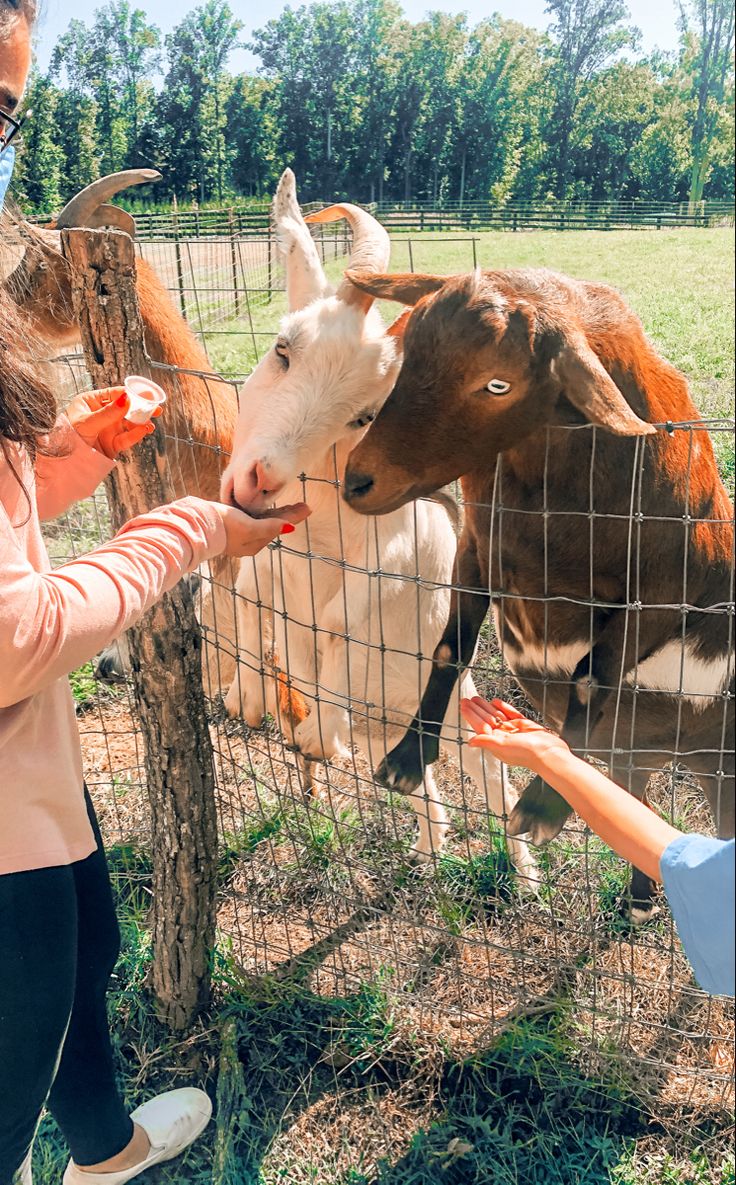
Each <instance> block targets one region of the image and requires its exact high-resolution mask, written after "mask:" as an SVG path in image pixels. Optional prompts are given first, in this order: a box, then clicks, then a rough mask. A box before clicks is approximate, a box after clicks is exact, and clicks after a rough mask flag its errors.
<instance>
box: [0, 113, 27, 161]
mask: <svg viewBox="0 0 736 1185" xmlns="http://www.w3.org/2000/svg"><path fill="white" fill-rule="evenodd" d="M32 114H33V112H32V111H26V113H25V114H24V115H21V117H20V119H16V118H15V116H13V115H8V113H7V111H0V127H2V128H3V130H2V131H1V132H0V156H2V154H3V152H5V149H6V148H7V147H8V145H9V144H10V143H12V141H13V140H14V139H15V137H16V136H17V135H18V133H19V132H20V129H21V128H22V127H23V124H24V123H25V122H26V120H27V119H30V117H31V115H32ZM3 125H4V126H3Z"/></svg>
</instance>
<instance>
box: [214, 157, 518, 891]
mask: <svg viewBox="0 0 736 1185" xmlns="http://www.w3.org/2000/svg"><path fill="white" fill-rule="evenodd" d="M340 217H345V218H347V219H348V221H349V222H350V223H351V225H352V228H353V253H352V257H351V261H350V266H351V267H361V268H362V269H366V268H368V269H371V270H375V271H383V270H384V269H385V268H386V266H387V264H388V258H389V251H390V247H389V240H388V235H387V234H386V232H385V230H384V229H383V227H382V226H380V224H379V223H377V222H376V221H375V220H374V219H373V218H371V217H370V215H368V214H367V213H366V212H365V211H363V210H360V209H359V208H357V207H355V206H349V205H341V206H332V207H330V208H329V209H328V210H326V211H321V212H320V213H319V214H318V215H311V216H310V219H309V220H310V221H335V220H336V219H338V218H340ZM274 221H275V227H276V235H277V240H278V244H279V248H280V251H281V252H282V254H283V256H284V259H285V262H286V282H287V296H288V305H289V313H288V315H287V316H286V317H285V318H284V321H283V323H282V327H281V333H280V334H279V336H278V339H277V341H276V343H275V345H274V347H273V349H272V350H270V351H269V352H268V354H267V355H266V356H265V357H264V358H263V359H262V360H261V362H260V363H259V365H258V366H257V368H256V369H255V370H254V372H253V374H252V375H251V376H250V378H249V379H248V380H247V382H246V383H245V385H244V387H243V389H242V392H241V398H240V413H239V420H238V423H237V426H236V430H235V440H234V447H233V454H232V458H231V461H230V464H229V465H228V467H227V469H226V470H225V473H224V475H223V483H222V491H221V495H222V499H223V501H231V500H232V501H234V502H235V503H237V504H238V505H239V506H241V507H243V508H244V509H245V510H251V511H254V512H258V511H259V510H262V509H263V508H264V507H266V506H268V505H270V504H271V503H272V502H273V501H274V499H276V498H277V497H278V499H279V502H280V503H284V502H294V501H299V500H301V499H302V498H304V497H306V500H307V501H308V502H309V504H310V506H311V508H312V515H311V518H309V519H308V520H307V522H306V523H303V524H302V525H301V526H299V527H297V529H296V531H295V533H294V534H292V535H289V536H288V542H286V541H284V542H283V544H282V546H281V548H280V549H279V550H278V552H277V553H276V554H274V553H273V552H271V553H268V552H267V553H265V554H264V553H261V555H260V556H258V557H256V559H255V560H244V561H243V563H242V565H241V568H240V575H239V579H238V591H239V593H240V597H241V598H242V600H240V599H239V617H240V621H239V631H240V641H239V644H240V648H241V657H240V661H239V664H238V674H237V676H236V679H235V681H234V683H233V684H232V686H231V688H230V692H229V694H228V696H227V699H226V706H227V709H228V711H229V712H230V714H231V715H240V714H242V715H243V716H244V717H245V719H246V721H247V723H248V724H249V725H251V726H253V727H257V726H258V725H259V724H260V723H261V722H262V719H263V716H264V714H265V713H266V712H267V711H271V712H273V713H274V715H276V714H277V711H278V708H277V706H276V704H277V697H276V688H275V680H274V679H273V678H271V677H269V676H268V675H266V676H265V677H264V675H263V671H264V670H266V671H268V669H269V660H270V657H271V655H272V654H276V655H278V659H279V662H280V664H281V666H282V667H283V668H285V669H286V671H287V673H288V677H289V681H290V683H291V686H292V687H293V688H295V689H296V690H297V691H298V692H300V693H301V694H302V695H303V696H304V698H305V699H306V700H307V702H309V703H310V704H311V705H312V709H311V712H310V714H309V715H308V716H307V718H306V719H304V720H302V721H301V723H299V724H298V725H297V727H296V728H295V729H294V733H293V736H294V741H295V744H296V746H297V748H298V749H299V751H300V752H301V754H302V755H303V756H304V757H306V758H308V759H311V760H320V761H322V760H326V759H328V758H331V757H334V756H337V755H340V754H344V753H345V752H346V746H348V745H349V744H351V743H354V744H357V745H358V746H359V747H360V748H361V749H362V750H363V751H364V752H365V753H366V754H367V755H368V758H369V760H370V762H371V765H372V767H373V768H375V766H376V765H377V764H378V763H379V762H380V761H381V760H382V759H383V757H384V756H385V753H386V751H387V749H390V748H391V745H392V743H393V742H394V741H395V740H397V739H398V738H399V737H400V736H401V734H402V731H403V729H402V724H403V726H404V727H405V726H406V724H407V722H408V721H409V720H410V719H411V717H412V715H413V712H414V709H415V706H416V700H417V694H418V692H421V688H422V687H423V686H424V682H425V680H426V678H427V677H428V674H429V668H430V657H427V658H424V659H421V658H418V657H417V656H419V655H426V656H431V654H432V652H433V650H434V648H435V646H436V644H437V642H438V640H439V638H440V636H441V634H442V630H443V628H444V624H445V621H446V620H447V615H448V610H449V591H448V587H447V586H448V585H449V584H450V583H451V582H452V571H453V562H454V557H455V551H456V539H455V534H454V531H453V527H452V525H451V522H450V519H449V517H448V515H447V512H446V511H445V510H444V509H443V508H442V507H441V506H440V505H438V504H437V503H435V502H429V501H422V502H416V503H412V504H409V505H407V506H405V507H403V508H402V509H401V510H397V511H396V512H395V513H393V514H387V515H385V516H383V517H381V518H375V519H366V518H365V517H363V516H361V515H359V514H356V513H355V512H354V511H352V510H351V509H350V508H349V507H348V506H347V505H346V504H345V502H343V501H342V500H341V498H340V490H339V483H340V482H341V481H342V477H343V474H344V469H345V464H346V461H347V457H348V454H349V452H350V450H351V449H352V448H354V446H355V444H356V443H357V442H358V440H359V439H360V437H361V434H362V432H363V431H364V430H365V429H366V427H367V425H368V424H369V423H370V422H371V420H373V418H374V417H375V415H376V413H377V411H378V409H379V408H380V407H381V405H382V403H383V402H384V400H385V399H386V397H387V396H388V394H389V392H390V391H391V388H392V387H393V385H394V382H395V380H396V376H397V373H398V370H399V365H400V340H401V339H400V334H401V331H402V329H403V323H404V318H403V317H400V318H399V319H398V321H397V322H394V325H392V326H391V327H390V328H389V329H388V330H386V329H385V327H384V325H383V323H382V321H381V319H380V316H379V313H378V311H377V310H376V309H375V308H373V307H371V306H372V300H371V298H365V297H363V296H362V295H361V294H360V293H359V292H358V291H357V289H356V288H355V287H354V286H353V285H352V284H349V283H348V282H347V281H345V282H343V284H342V285H341V286H340V288H339V290H338V292H337V294H336V295H332V289H331V288H330V286H329V284H328V282H327V279H326V277H325V274H324V271H323V269H322V266H321V263H320V260H319V257H318V254H317V250H316V247H315V244H314V242H313V240H312V237H311V235H310V233H309V229H308V227H307V225H306V224H305V221H304V219H303V218H302V215H301V212H300V210H299V206H298V203H297V199H296V185H295V180H294V175H293V173H292V172H291V170H289V169H287V170H286V172H285V173H284V174H283V176H282V178H281V181H280V183H279V186H278V189H277V192H276V196H275V199H274ZM302 472H305V473H307V474H308V475H309V476H308V478H307V479H300V476H299V475H300V474H302ZM305 482H306V491H305ZM257 606H260V612H259V608H258V607H257ZM264 623H265V625H266V628H265V629H264ZM269 623H272V629H273V633H271V629H270V628H268V627H269ZM460 694H462V695H465V696H470V695H474V694H475V687H474V685H473V681H472V678H471V676H470V675H469V674H465V675H464V676H463V678H462V679H461V680H460ZM447 719H448V721H451V723H449V724H447V725H446V728H445V730H444V731H443V736H442V739H443V742H444V743H445V744H447V745H448V746H450V747H454V750H455V754H456V755H457V750H458V738H459V735H460V733H461V731H464V730H463V729H462V725H461V724H460V723H459V719H460V718H459V712H458V701H457V697H456V698H455V701H454V704H453V705H452V706H451V707H450V709H449V711H448V717H447ZM462 758H463V762H462V763H463V767H464V769H465V770H466V771H467V772H470V773H472V775H473V777H474V778H475V779H476V781H477V782H478V783H479V784H480V785H482V786H484V787H485V791H486V796H487V800H488V803H489V806H490V808H491V810H492V811H493V812H494V813H495V814H497V815H498V814H501V813H502V812H503V811H504V809H507V810H509V811H510V810H511V808H512V806H513V805H514V803H515V801H516V796H515V795H513V794H512V793H511V791H510V789H508V788H507V789H506V790H505V791H504V788H503V780H502V774H501V767H500V765H499V764H498V762H496V761H495V760H493V759H492V758H488V757H484V756H483V755H482V753H481V752H480V751H479V750H477V749H470V748H468V747H467V746H463V751H462ZM410 801H411V803H412V806H413V807H414V809H415V811H416V812H417V815H418V819H419V837H418V840H417V843H416V845H415V849H414V850H415V853H416V854H417V856H418V857H425V858H426V857H428V856H429V855H430V854H431V853H433V852H438V851H439V850H440V848H441V846H442V844H443V841H444V838H445V835H446V833H447V831H448V828H449V820H448V816H447V813H446V811H445V808H444V806H443V805H442V802H441V801H440V797H439V794H438V790H437V786H436V783H435V779H434V776H433V774H432V770H431V768H428V769H427V770H426V777H425V780H424V782H423V784H422V785H421V786H420V787H419V789H418V791H417V793H416V794H415V795H413V796H411V797H410ZM509 847H510V849H511V851H512V857H513V859H514V862H515V864H516V866H517V868H518V869H519V871H520V872H521V873H522V874H523V875H524V876H526V877H528V878H529V880H530V881H531V880H533V879H534V877H535V865H534V861H533V858H532V856H531V854H530V852H529V850H528V848H527V846H526V844H525V843H524V842H523V841H520V840H509Z"/></svg>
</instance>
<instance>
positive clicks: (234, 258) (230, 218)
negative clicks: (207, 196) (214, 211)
mask: <svg viewBox="0 0 736 1185" xmlns="http://www.w3.org/2000/svg"><path fill="white" fill-rule="evenodd" d="M227 225H228V231H229V233H230V265H231V268H232V276H233V292H234V293H235V316H236V317H239V316H240V294H239V292H238V255H237V246H236V243H235V214H234V211H233V210H232V208H230V209H229V210H228V212H227Z"/></svg>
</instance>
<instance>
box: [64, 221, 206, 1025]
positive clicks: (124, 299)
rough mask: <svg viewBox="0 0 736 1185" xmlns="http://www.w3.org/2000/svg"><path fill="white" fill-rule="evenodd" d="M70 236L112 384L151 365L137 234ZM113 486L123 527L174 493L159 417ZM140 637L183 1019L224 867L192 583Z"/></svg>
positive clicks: (85, 324) (161, 917)
mask: <svg viewBox="0 0 736 1185" xmlns="http://www.w3.org/2000/svg"><path fill="white" fill-rule="evenodd" d="M62 247H63V251H64V255H65V256H66V258H67V260H68V261H69V263H70V264H71V269H72V274H73V281H72V285H73V295H74V307H75V312H76V314H77V317H78V318H79V323H80V327H81V333H82V343H83V346H84V354H85V360H86V363H87V367H88V369H89V372H90V376H91V379H92V382H93V383H94V384H95V386H96V387H105V386H110V385H113V384H117V383H120V382H122V380H123V378H124V377H125V375H126V374H143V375H146V374H148V373H149V368H148V359H147V357H146V352H145V346H144V338H143V325H142V323H141V319H140V313H139V310H138V301H137V296H136V289H135V275H136V267H135V253H134V248H133V243H132V241H131V239H130V238H129V236H128V235H126V234H124V233H123V232H121V231H100V230H65V231H62ZM107 495H108V500H109V503H110V511H111V515H112V521H113V526H114V527H115V529H116V530H117V529H118V528H119V527H120V526H121V525H122V523H124V522H125V521H126V520H127V519H129V518H132V517H133V516H134V515H136V514H141V513H143V512H144V511H146V510H150V509H151V508H152V507H154V506H158V505H161V503H163V502H166V501H167V500H169V499H170V496H171V495H170V492H169V488H168V480H167V476H166V454H165V446H164V435H163V432H162V431H161V430H160V429H159V428H157V430H156V432H155V433H153V434H152V435H151V436H149V437H147V438H146V439H145V440H144V441H142V442H141V444H139V445H138V446H137V447H136V448H135V449H134V450H133V451H132V452H130V453H128V454H125V456H124V457H123V458H121V460H120V462H119V463H118V465H117V467H116V470H115V472H114V473H113V474H112V475H111V477H110V478H109V479H108V481H107ZM129 639H130V655H131V664H132V669H133V676H134V678H133V683H134V688H135V698H136V705H137V709H138V713H139V717H140V722H141V731H142V734H143V739H144V745H145V769H146V781H147V789H148V796H149V799H150V803H151V849H152V855H153V973H152V987H153V991H154V994H155V997H156V1001H157V1005H158V1009H159V1012H160V1015H161V1017H162V1019H163V1020H164V1021H165V1022H166V1023H167V1024H169V1025H170V1026H171V1027H172V1028H175V1029H183V1028H186V1027H187V1026H188V1025H189V1024H190V1023H191V1021H192V1019H193V1018H194V1016H195V1015H196V1014H197V1012H198V1011H199V1010H200V1009H201V1008H202V1007H203V1006H204V1005H205V1004H206V1003H207V1002H208V999H209V991H210V964H211V958H212V948H213V945H214V937H215V897H216V872H217V818H216V813H215V799H214V786H215V776H214V763H213V756H212V744H211V741H210V735H209V729H208V725H207V717H206V713H205V701H204V694H203V691H202V674H201V647H202V642H201V636H200V632H199V626H198V624H197V619H196V617H195V614H194V604H193V601H192V596H191V593H190V591H189V588H188V586H187V585H186V584H185V583H180V584H178V585H177V586H176V588H174V589H173V590H172V592H170V593H169V594H168V595H167V596H165V597H164V598H163V599H162V600H161V601H160V602H159V603H158V604H157V605H156V606H155V607H154V608H153V609H152V610H151V611H150V612H149V613H148V614H147V615H146V619H145V623H144V624H142V625H141V626H139V627H136V628H135V629H133V630H131V631H130V634H129Z"/></svg>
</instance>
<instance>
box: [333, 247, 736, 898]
mask: <svg viewBox="0 0 736 1185" xmlns="http://www.w3.org/2000/svg"><path fill="white" fill-rule="evenodd" d="M349 274H350V278H351V279H352V280H353V282H354V283H356V284H357V286H358V287H359V288H361V289H362V290H363V291H365V292H368V293H370V294H371V295H373V296H376V297H378V298H381V299H391V300H397V301H401V302H402V303H404V304H410V305H415V306H416V307H415V308H414V311H413V313H412V315H411V317H410V318H409V321H408V323H407V328H406V335H405V340H404V363H403V367H402V370H401V372H400V375H399V378H398V381H397V383H396V386H395V388H394V390H393V392H392V394H391V395H390V396H389V398H388V400H387V402H386V403H385V404H384V406H383V408H382V409H381V411H380V412H379V414H378V417H377V419H376V421H375V423H374V424H373V425H372V426H371V428H370V429H369V431H368V433H367V434H366V436H365V437H364V439H363V440H362V441H361V442H360V443H359V444H358V446H357V448H356V449H355V450H354V451H353V453H352V454H351V457H350V460H349V463H348V467H347V471H346V476H345V497H346V499H347V500H348V502H349V504H350V505H351V506H352V507H353V508H354V509H355V510H359V511H361V512H363V513H365V514H382V513H386V512H387V511H389V510H392V509H394V508H395V507H397V506H400V505H402V504H403V503H405V502H406V501H409V500H410V499H414V498H417V497H421V496H423V495H427V494H430V493H432V492H433V491H434V490H436V489H438V488H439V487H441V486H443V485H445V484H446V483H447V482H449V481H452V480H454V479H456V478H458V477H459V478H461V479H462V487H463V493H464V499H465V505H466V519H465V526H464V531H463V535H462V538H461V541H460V546H459V550H458V557H457V566H456V578H455V582H456V584H457V585H458V591H457V592H455V593H454V594H453V598H452V603H451V609H450V619H449V621H448V624H447V628H446V630H445V633H444V635H443V638H442V640H441V642H440V644H439V646H438V647H437V650H436V651H435V654H434V662H433V668H432V674H431V677H430V680H429V683H428V685H427V688H426V690H425V693H424V696H423V698H422V702H421V705H420V708H419V711H418V713H417V716H416V717H415V719H414V721H413V724H412V726H411V728H410V730H409V731H408V732H407V734H406V736H405V737H404V739H403V740H402V741H401V743H400V744H399V745H398V746H397V747H396V749H394V750H393V752H391V753H390V754H389V755H388V757H387V759H386V761H385V762H384V764H383V765H382V767H380V768H379V770H378V772H377V777H378V779H379V780H380V781H383V782H384V783H385V784H387V785H389V786H390V787H392V788H393V789H396V790H399V791H401V792H403V793H409V792H411V790H412V789H413V788H414V787H415V786H416V785H417V782H418V781H419V779H420V778H421V776H422V769H423V766H424V764H425V763H427V762H431V761H433V760H434V759H435V756H436V748H437V740H436V738H437V731H438V728H437V724H436V722H437V721H440V720H442V719H443V718H444V711H445V708H446V706H447V702H448V699H449V696H450V693H451V691H452V688H453V686H454V684H455V681H456V679H457V677H458V670H459V669H461V668H462V667H463V666H464V665H465V664H467V663H468V662H470V661H471V660H472V655H473V653H474V649H475V645H476V641H477V638H478V632H479V629H480V626H481V624H482V622H483V619H484V617H485V615H486V612H487V609H488V606H489V603H490V602H491V601H493V605H494V612H495V616H496V628H497V634H498V638H499V642H500V644H501V646H502V648H503V651H504V654H505V657H506V660H507V661H508V663H509V665H510V667H511V668H512V670H513V671H514V673H515V674H516V676H517V677H518V679H519V682H520V683H521V685H522V687H523V689H524V691H525V693H526V695H527V696H528V698H529V700H530V701H531V703H532V704H533V705H534V706H535V708H536V709H537V710H538V711H539V712H540V713H541V714H542V716H543V718H544V719H545V721H546V722H548V723H549V724H550V725H552V726H553V727H555V728H561V729H562V732H563V735H564V736H565V737H566V739H568V740H569V741H570V743H571V744H573V745H574V746H576V747H579V748H580V749H581V750H584V751H586V752H588V753H591V754H595V755H597V756H599V757H601V758H603V759H605V760H606V761H607V762H608V763H609V765H610V767H611V770H612V773H613V776H614V777H615V778H616V779H617V780H619V781H621V782H622V784H623V785H625V786H627V787H628V788H629V789H630V790H631V791H632V793H634V794H635V795H637V797H644V794H645V789H646V784H647V781H648V779H649V776H650V773H651V772H652V771H654V770H657V769H660V768H661V767H662V766H663V765H665V764H667V763H668V762H669V761H670V760H672V759H673V757H674V758H675V759H677V760H681V761H682V762H683V763H684V764H686V765H687V766H689V768H690V769H691V770H692V771H693V772H694V773H695V774H696V775H697V776H698V777H699V779H700V780H701V784H702V786H703V789H704V791H705V794H706V796H707V798H708V801H709V803H710V806H711V809H712V811H713V814H714V817H715V820H716V824H717V827H718V832H719V834H720V835H722V836H728V835H733V831H734V756H733V751H732V750H731V751H730V752H729V751H728V750H727V746H728V745H729V744H731V743H732V742H731V740H730V739H727V738H732V737H733V715H734V688H733V651H732V641H733V639H732V632H733V606H732V604H730V602H732V600H733V583H732V582H733V567H732V557H733V526H732V508H731V505H730V502H729V499H728V497H727V495H726V492H725V490H724V488H723V485H722V484H721V481H720V479H719V476H718V471H717V468H716V463H715V458H714V454H713V448H712V445H711V441H710V438H709V436H708V433H707V432H706V431H705V430H704V429H703V425H702V422H701V421H700V418H699V415H698V412H697V411H696V409H695V407H694V406H693V404H692V402H691V400H690V397H689V394H688V390H687V385H686V382H685V380H684V378H683V376H682V375H681V374H679V373H678V372H677V371H676V370H675V369H674V368H673V367H672V366H670V365H669V364H668V363H667V362H665V361H664V360H663V359H662V358H660V357H659V356H658V355H657V353H656V351H655V350H654V348H653V347H652V345H651V343H650V342H649V341H648V340H647V338H646V337H645V335H644V332H643V330H642V326H641V323H640V322H639V320H638V318H637V317H636V316H635V315H634V314H633V313H632V312H631V310H630V309H629V308H628V307H627V306H626V304H625V303H624V301H623V300H622V299H621V297H620V296H619V295H618V294H617V293H616V292H615V291H613V290H612V289H610V288H608V287H605V286H603V285H601V284H592V283H585V282H582V281H577V280H573V279H569V278H567V277H565V276H562V275H558V274H555V273H553V272H549V271H546V270H544V269H529V270H512V271H487V272H483V273H480V272H476V273H474V274H472V275H470V276H455V277H442V276H417V275H404V276H382V277H381V276H379V277H376V276H363V275H356V274H353V273H349ZM668 422H680V423H686V424H688V425H691V427H688V428H683V429H674V430H670V431H668V430H667V429H666V425H667V424H668ZM654 425H657V427H656V428H655V426H654ZM601 429H602V431H601ZM569 813H570V811H569V808H568V806H567V804H566V803H565V802H564V801H563V800H562V799H561V798H560V797H559V796H558V795H556V794H555V792H554V791H552V790H551V789H550V788H549V787H547V786H545V785H544V783H542V782H541V780H540V779H538V778H535V779H534V780H533V781H532V782H531V783H530V784H529V786H528V787H527V789H526V790H525V792H524V794H523V795H522V797H521V799H520V800H519V803H518V805H517V807H516V808H515V809H514V812H513V814H512V816H511V818H510V820H509V830H510V831H511V833H512V834H519V833H522V832H528V833H529V834H530V835H531V837H532V839H533V840H535V841H536V842H542V841H545V840H548V839H550V838H552V837H553V836H554V835H556V834H557V832H558V831H559V829H560V827H561V826H562V824H563V823H564V821H565V819H566V818H567V817H568V815H569ZM651 892H652V886H651V885H650V883H649V882H648V880H647V879H646V878H644V877H643V875H642V874H641V873H637V872H636V870H635V875H634V881H633V883H632V916H634V918H635V919H636V920H642V918H643V916H646V913H647V912H648V910H649V909H650V907H651Z"/></svg>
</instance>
